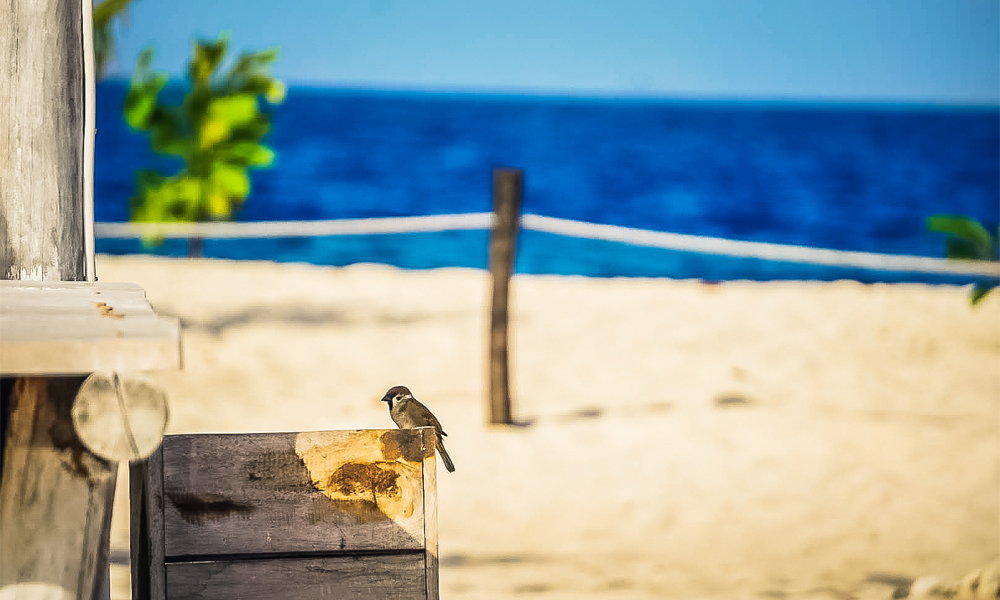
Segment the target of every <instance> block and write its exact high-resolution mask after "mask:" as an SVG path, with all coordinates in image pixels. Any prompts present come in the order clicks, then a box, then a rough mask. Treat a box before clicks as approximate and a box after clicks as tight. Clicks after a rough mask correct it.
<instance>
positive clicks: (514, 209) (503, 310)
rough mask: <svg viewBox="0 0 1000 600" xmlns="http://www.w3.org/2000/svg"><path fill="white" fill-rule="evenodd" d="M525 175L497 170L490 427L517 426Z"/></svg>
mask: <svg viewBox="0 0 1000 600" xmlns="http://www.w3.org/2000/svg"><path fill="white" fill-rule="evenodd" d="M522 185H523V184H522V173H521V170H520V169H506V168H504V169H494V170H493V228H492V231H491V232H490V278H491V280H492V304H491V306H492V309H491V311H490V342H489V343H490V350H489V361H490V365H489V373H490V374H489V377H490V381H489V390H490V391H489V394H490V411H489V413H490V423H492V424H497V425H504V424H510V423H512V422H513V419H512V416H511V408H510V374H509V367H508V361H509V356H508V354H509V353H508V347H507V344H508V335H507V326H508V320H509V319H508V305H509V299H510V280H511V277H512V276H513V274H514V257H515V252H516V248H517V231H518V225H519V221H520V214H521V190H522Z"/></svg>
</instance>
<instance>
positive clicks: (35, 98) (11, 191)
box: [0, 0, 90, 281]
mask: <svg viewBox="0 0 1000 600" xmlns="http://www.w3.org/2000/svg"><path fill="white" fill-rule="evenodd" d="M82 21H83V17H82V8H81V3H80V2H60V1H58V0H11V1H10V2H5V3H4V8H0V68H2V69H4V70H5V72H4V74H3V75H2V76H0V123H3V125H2V126H0V279H22V280H24V279H30V280H35V281H83V280H84V279H86V268H85V261H86V253H85V246H84V244H85V240H84V217H83V211H84V203H83V185H84V184H83V148H84V137H83V133H84V131H83V128H84V109H85V107H84V63H83V51H82V47H83V40H82V31H83V29H82V28H83V25H82ZM89 26H90V25H89V24H88V27H89Z"/></svg>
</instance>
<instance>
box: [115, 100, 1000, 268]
mask: <svg viewBox="0 0 1000 600" xmlns="http://www.w3.org/2000/svg"><path fill="white" fill-rule="evenodd" d="M125 91H126V86H125V84H123V83H120V82H108V83H103V84H101V85H100V86H99V87H98V107H97V108H98V117H97V121H98V136H97V157H96V171H97V172H96V186H95V187H96V206H95V213H96V218H97V220H98V221H124V220H127V214H128V208H127V207H128V198H129V196H130V195H131V194H132V191H133V181H132V173H133V172H134V171H135V170H137V169H140V168H150V167H153V168H158V169H161V170H162V172H164V173H165V174H166V173H172V172H173V171H175V170H176V169H177V168H178V167H179V162H177V161H175V160H172V159H166V158H163V157H157V156H155V155H152V154H151V153H150V151H149V150H148V143H147V141H146V139H145V138H144V137H143V136H141V135H137V134H134V133H132V132H130V131H129V130H128V128H127V127H126V125H125V124H124V122H123V121H122V119H121V103H122V100H123V98H124V94H125ZM268 141H269V143H270V144H271V145H272V146H273V147H274V148H275V149H276V150H277V152H278V161H277V162H276V164H275V166H274V167H273V168H272V169H269V170H261V171H255V172H254V175H253V191H252V193H251V196H250V198H249V199H248V201H247V203H246V205H245V206H244V208H243V209H242V211H241V212H240V213H239V215H238V220H245V221H259V220H299V219H337V218H353V217H371V216H406V215H426V214H445V213H464V212H486V211H489V210H490V207H491V205H490V203H491V199H490V188H491V170H492V169H493V168H494V167H497V166H512V167H520V168H522V169H524V180H525V195H524V201H523V210H524V212H528V213H535V214H542V215H548V216H554V217H562V218H567V219H575V220H581V221H590V222H595V223H608V224H615V225H624V226H629V227H639V228H643V229H654V230H660V231H671V232H677V233H687V234H695V235H707V236H717V237H725V238H731V239H738V240H750V241H764V242H775V243H781V244H797V245H806V246H814V247H823V248H835V249H844V250H861V251H870V252H881V253H890V254H915V255H924V256H941V255H942V252H943V246H944V244H943V239H942V237H941V236H940V235H938V234H933V233H929V232H927V231H926V229H925V226H924V219H925V218H926V217H927V216H929V215H932V214H936V213H960V214H968V215H972V216H973V217H975V218H978V219H980V220H982V221H983V222H985V223H987V224H993V225H994V227H995V224H996V223H997V222H998V221H1000V110H998V109H997V108H962V107H957V108H956V107H952V108H945V107H912V106H910V107H906V106H860V105H859V106H852V105H805V104H794V103H750V102H697V101H666V100H610V99H581V98H547V97H524V96H481V95H456V94H430V93H402V92H372V91H344V90H327V89H308V88H292V89H291V90H290V92H289V95H288V98H287V100H286V101H285V103H284V104H283V105H281V106H279V107H277V108H275V109H274V127H273V131H272V133H271V134H270V136H269V140H268ZM486 240H487V233H486V232H483V231H461V232H444V233H420V234H394V235H372V236H346V237H325V238H311V239H278V240H239V241H232V240H228V241H223V240H208V241H206V244H205V254H206V255H208V256H218V257H227V258H247V259H269V260H278V261H305V262H312V263H316V264H329V265H344V264H350V263H354V262H382V263H387V264H395V265H399V266H403V267H408V268H431V267H438V266H471V267H478V268H484V267H485V266H486ZM98 250H99V251H102V252H111V253H124V252H137V251H140V248H139V244H138V243H137V242H133V241H120V240H98ZM158 252H160V253H166V254H183V253H184V252H185V247H184V245H183V243H181V242H179V241H177V242H168V243H167V244H166V245H165V246H163V247H162V248H160V249H159V250H158ZM516 269H517V271H518V272H523V273H559V274H582V275H590V276H615V275H626V276H654V277H679V278H689V277H694V278H702V279H710V280H725V279H763V280H769V279H838V278H853V279H858V280H861V281H927V282H962V281H964V279H962V278H953V277H937V276H925V275H917V274H893V273H885V272H876V271H865V270H856V269H844V268H833V267H815V266H808V265H792V264H787V263H771V262H767V261H759V260H751V259H732V258H725V257H717V256H705V255H698V254H692V253H686V252H675V251H667V250H657V249H650V248H639V247H635V246H629V245H626V244H618V243H611V242H596V241H590V240H579V239H573V238H565V237H562V236H556V235H551V234H543V233H537V232H530V231H525V232H522V235H521V238H520V241H519V250H518V262H517V264H516Z"/></svg>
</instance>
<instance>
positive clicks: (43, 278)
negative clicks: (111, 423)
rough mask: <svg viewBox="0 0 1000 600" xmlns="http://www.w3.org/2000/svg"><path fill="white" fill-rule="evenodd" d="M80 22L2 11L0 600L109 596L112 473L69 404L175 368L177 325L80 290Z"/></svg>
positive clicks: (73, 17)
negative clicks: (139, 374)
mask: <svg viewBox="0 0 1000 600" xmlns="http://www.w3.org/2000/svg"><path fill="white" fill-rule="evenodd" d="M85 14H87V15H89V12H88V13H84V7H83V3H81V2H65V1H59V0H9V1H7V2H4V3H3V4H2V5H0V68H2V69H4V71H5V72H4V73H3V75H0V318H2V320H0V377H3V385H0V394H2V395H3V398H0V400H2V402H0V410H6V411H8V414H5V415H3V416H4V418H3V419H0V423H5V424H6V425H7V429H6V431H5V434H6V435H5V436H4V437H5V439H4V443H5V446H4V452H3V455H2V458H3V463H2V469H3V472H2V478H0V596H2V597H3V598H14V599H20V598H60V599H63V598H78V599H90V598H93V597H95V596H97V595H98V594H99V593H100V591H101V590H102V589H103V590H104V592H105V593H106V591H107V587H106V586H107V574H108V550H109V548H108V543H109V533H110V525H111V508H112V500H113V496H114V491H115V478H116V475H117V463H115V462H114V461H112V460H108V459H107V458H106V457H101V456H98V455H96V454H94V453H93V452H91V451H90V450H89V449H88V448H87V447H86V446H85V445H84V443H83V441H81V439H80V437H79V436H78V435H77V430H76V429H75V428H74V421H73V415H72V410H73V403H74V400H75V399H77V392H78V391H79V389H80V386H81V385H82V383H83V381H84V379H85V376H86V375H87V374H88V373H90V372H93V371H96V370H99V369H122V368H124V369H127V368H130V367H133V366H136V364H137V363H136V360H135V359H136V358H138V359H139V362H142V361H143V360H146V359H151V362H150V363H149V368H166V367H168V366H173V367H174V368H176V367H177V366H179V364H178V361H179V348H178V339H179V338H178V329H177V324H176V323H174V322H170V320H163V319H159V318H157V317H156V316H155V315H153V314H152V308H151V307H149V306H148V303H145V295H144V294H143V293H142V290H141V289H138V288H137V287H135V286H133V287H132V288H120V287H114V286H102V285H101V284H96V283H89V282H86V281H84V280H85V279H87V275H88V269H90V267H89V266H88V265H90V264H92V263H90V261H89V260H88V252H87V237H88V227H89V226H90V223H89V220H88V218H87V213H86V211H85V202H84V196H85V178H84V172H85V168H86V167H85V162H84V157H85V154H86V150H87V144H88V141H85V140H89V136H85V131H84V127H85V121H86V119H85V114H86V112H85V111H86V110H88V108H89V107H87V106H84V103H85V90H86V87H85V85H86V82H85V81H84V77H85V74H84V71H85V66H84V63H85V60H84V46H83V43H84V41H83V37H84V36H83V31H84V27H87V28H89V27H91V26H92V24H91V23H90V22H89V21H88V20H87V19H86V18H85V16H84V15H85ZM91 273H92V270H91ZM11 280H13V281H11ZM133 288H134V289H133ZM136 290H138V296H140V298H135V296H136V293H135V291H136ZM144 312H145V314H141V313H144ZM146 348H155V349H157V350H158V352H159V354H157V355H155V356H151V355H147V354H146V353H145V349H146ZM136 368H142V367H136Z"/></svg>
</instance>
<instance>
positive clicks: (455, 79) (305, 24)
mask: <svg viewBox="0 0 1000 600" xmlns="http://www.w3.org/2000/svg"><path fill="white" fill-rule="evenodd" d="M224 30H228V31H230V32H231V44H232V46H231V47H232V49H233V50H236V51H239V50H259V49H263V48H266V47H270V46H279V47H280V48H281V52H282V56H281V60H280V61H279V62H278V63H277V65H276V66H275V68H274V72H275V74H276V75H277V76H279V77H280V78H282V79H283V80H285V81H286V82H287V83H288V84H290V85H309V86H321V87H346V88H365V89H389V90H432V91H460V92H494V93H531V94H554V95H583V96H611V97H619V96H622V97H625V96H653V97H668V98H709V99H758V100H807V101H814V100H815V101H860V102H915V103H932V104H989V105H997V104H1000V2H998V0H600V1H598V0H286V1H284V2H279V1H276V0H270V1H265V0H240V1H239V2H235V1H222V0H171V1H169V2H164V1H162V0H135V3H134V5H133V6H132V8H131V9H130V11H129V14H128V18H127V19H126V21H125V22H124V23H123V26H122V27H121V28H120V29H119V32H118V52H117V64H115V65H113V66H112V70H111V72H112V76H114V75H115V74H117V75H118V76H121V77H127V76H128V73H130V72H131V69H132V66H133V65H134V62H135V58H136V56H138V53H139V51H140V50H141V49H142V48H143V47H145V46H148V45H153V46H154V47H155V48H156V51H157V57H156V60H155V62H154V66H155V68H156V69H157V70H164V71H167V72H169V73H172V74H179V73H182V72H183V68H184V65H185V63H186V62H187V60H188V58H189V56H190V46H191V42H192V40H194V39H196V38H198V37H201V38H214V37H216V36H217V35H218V34H219V32H221V31H224Z"/></svg>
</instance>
